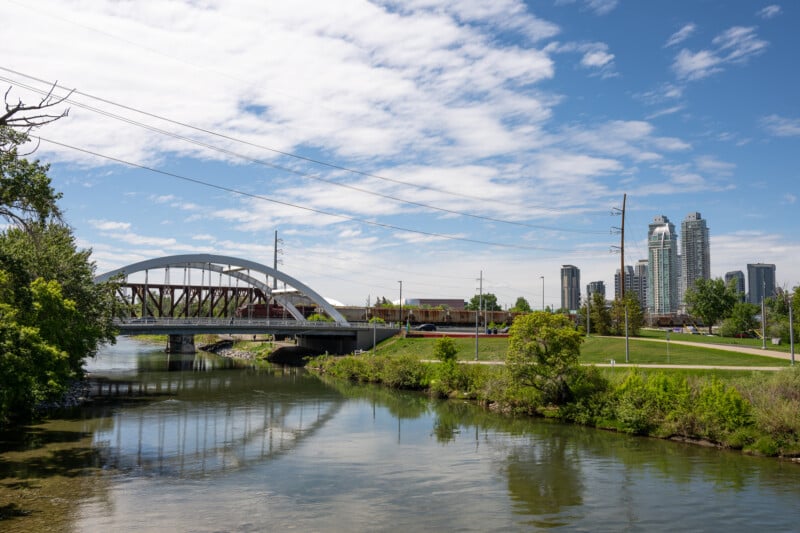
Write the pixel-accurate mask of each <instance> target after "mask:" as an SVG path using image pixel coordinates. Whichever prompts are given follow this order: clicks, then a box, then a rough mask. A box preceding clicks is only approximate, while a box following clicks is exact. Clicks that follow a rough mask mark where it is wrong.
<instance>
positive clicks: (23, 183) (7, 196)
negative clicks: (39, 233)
mask: <svg viewBox="0 0 800 533" xmlns="http://www.w3.org/2000/svg"><path fill="white" fill-rule="evenodd" d="M26 140H27V136H26V135H25V134H23V133H20V132H18V131H14V130H12V129H11V128H8V127H6V126H0V218H3V219H5V220H6V221H8V222H10V223H12V224H15V225H18V226H20V227H27V226H28V225H29V224H31V223H39V224H41V223H44V222H45V221H46V220H48V219H49V218H51V217H54V218H58V217H59V216H60V211H59V209H58V206H57V205H56V204H57V202H58V200H59V199H60V198H61V194H58V193H56V192H55V191H54V190H53V188H52V187H51V185H50V178H49V177H47V170H48V166H47V165H42V164H40V163H39V161H28V160H27V159H24V158H21V157H19V155H18V153H17V150H18V146H20V145H21V144H23V143H24V142H25V141H26Z"/></svg>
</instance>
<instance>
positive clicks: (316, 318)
mask: <svg viewBox="0 0 800 533" xmlns="http://www.w3.org/2000/svg"><path fill="white" fill-rule="evenodd" d="M306 320H308V321H309V322H333V319H332V318H331V317H329V316H328V315H323V314H321V313H314V314H313V315H309V316H308V318H307V319H306Z"/></svg>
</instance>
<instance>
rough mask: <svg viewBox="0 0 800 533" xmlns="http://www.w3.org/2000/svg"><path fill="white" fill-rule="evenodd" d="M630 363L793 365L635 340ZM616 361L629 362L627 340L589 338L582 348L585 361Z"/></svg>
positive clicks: (773, 359)
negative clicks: (627, 359)
mask: <svg viewBox="0 0 800 533" xmlns="http://www.w3.org/2000/svg"><path fill="white" fill-rule="evenodd" d="M629 353H630V358H629V363H631V364H635V365H653V364H659V365H667V364H670V365H713V366H775V367H780V366H788V365H789V362H788V361H785V360H782V359H776V358H774V357H765V356H761V355H750V354H743V353H737V352H729V351H726V350H721V349H715V348H710V347H709V348H704V347H698V346H686V345H682V344H675V343H673V342H670V343H669V351H668V350H667V343H666V342H653V341H648V340H640V339H636V338H631V339H630V341H629ZM611 359H614V360H615V361H616V362H617V363H624V362H625V339H624V338H617V337H589V338H588V339H586V340H585V341H584V343H583V344H582V345H581V362H584V363H608V362H609V361H610V360H611Z"/></svg>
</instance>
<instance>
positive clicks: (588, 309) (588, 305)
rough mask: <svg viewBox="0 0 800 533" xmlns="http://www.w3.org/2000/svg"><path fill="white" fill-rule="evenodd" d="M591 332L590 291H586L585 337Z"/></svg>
mask: <svg viewBox="0 0 800 533" xmlns="http://www.w3.org/2000/svg"><path fill="white" fill-rule="evenodd" d="M590 331H592V291H586V336H587V337H588V336H589V332H590Z"/></svg>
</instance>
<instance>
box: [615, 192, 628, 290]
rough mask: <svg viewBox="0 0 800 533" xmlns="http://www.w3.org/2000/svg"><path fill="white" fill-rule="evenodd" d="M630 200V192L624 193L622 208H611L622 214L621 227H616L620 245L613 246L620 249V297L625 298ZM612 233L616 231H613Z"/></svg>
mask: <svg viewBox="0 0 800 533" xmlns="http://www.w3.org/2000/svg"><path fill="white" fill-rule="evenodd" d="M627 200H628V193H625V194H623V195H622V209H619V208H617V207H614V208H612V209H611V214H612V215H622V223H621V225H620V227H616V226H615V227H614V228H613V229H614V230H617V231H619V246H612V247H611V248H612V250H619V297H620V298H621V299H623V300H624V299H625V203H626V202H627ZM612 233H614V232H613V231H612Z"/></svg>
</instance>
